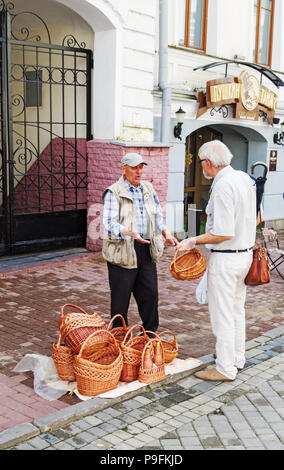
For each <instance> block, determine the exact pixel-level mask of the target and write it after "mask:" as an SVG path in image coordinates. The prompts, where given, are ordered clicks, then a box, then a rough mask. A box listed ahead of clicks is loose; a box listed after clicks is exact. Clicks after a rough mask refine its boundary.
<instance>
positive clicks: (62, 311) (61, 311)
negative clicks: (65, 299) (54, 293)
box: [59, 304, 88, 325]
mask: <svg viewBox="0 0 284 470" xmlns="http://www.w3.org/2000/svg"><path fill="white" fill-rule="evenodd" d="M65 307H72V308H76V309H77V310H79V311H80V312H81V313H84V314H86V315H88V314H87V312H86V311H85V310H83V309H82V308H81V307H78V306H77V305H73V304H65V305H63V306H62V307H61V310H60V319H59V325H60V324H61V323H62V321H63V319H64V309H65Z"/></svg>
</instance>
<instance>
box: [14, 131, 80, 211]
mask: <svg viewBox="0 0 284 470" xmlns="http://www.w3.org/2000/svg"><path fill="white" fill-rule="evenodd" d="M63 155H64V161H63ZM75 158H76V164H75ZM24 170H25V169H24V168H23V171H24ZM86 172H87V147H86V139H77V140H76V141H75V139H73V138H65V139H62V138H55V139H53V140H52V141H51V142H50V143H49V144H48V145H47V146H46V148H45V149H44V150H43V151H42V153H41V154H40V157H39V159H38V160H36V161H35V162H34V163H33V165H32V166H31V167H30V168H29V170H28V172H27V174H26V175H25V176H23V177H22V178H21V179H20V177H19V175H17V177H18V179H19V181H18V183H17V185H16V186H15V189H14V210H15V212H16V213H17V214H22V213H32V212H49V211H63V210H73V209H85V208H86V207H87V204H86V203H87V182H86ZM64 175H65V176H64Z"/></svg>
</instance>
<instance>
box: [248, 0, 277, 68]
mask: <svg viewBox="0 0 284 470" xmlns="http://www.w3.org/2000/svg"><path fill="white" fill-rule="evenodd" d="M253 8H255V5H253ZM274 9H275V0H271V9H270V10H268V9H267V8H264V7H262V5H261V0H257V18H256V26H255V29H256V31H255V51H254V58H253V59H254V63H255V64H259V65H263V66H266V67H271V61H272V45H273V28H274ZM262 10H267V11H270V24H269V44H268V58H267V62H268V63H267V64H263V63H262V62H260V61H259V35H260V17H261V11H262Z"/></svg>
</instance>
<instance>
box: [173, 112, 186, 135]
mask: <svg viewBox="0 0 284 470" xmlns="http://www.w3.org/2000/svg"><path fill="white" fill-rule="evenodd" d="M185 114H186V112H185V111H183V109H181V107H180V108H179V109H178V111H176V120H177V124H176V125H175V127H174V136H175V138H176V139H179V140H182V139H181V129H182V125H183V122H184V115H185Z"/></svg>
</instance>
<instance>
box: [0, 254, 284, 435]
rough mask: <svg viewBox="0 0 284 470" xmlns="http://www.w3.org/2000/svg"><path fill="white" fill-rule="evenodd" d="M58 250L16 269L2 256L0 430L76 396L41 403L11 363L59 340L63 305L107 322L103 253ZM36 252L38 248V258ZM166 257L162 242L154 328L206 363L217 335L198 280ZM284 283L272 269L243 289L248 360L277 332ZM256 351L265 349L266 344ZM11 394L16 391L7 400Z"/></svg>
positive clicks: (46, 350)
mask: <svg viewBox="0 0 284 470" xmlns="http://www.w3.org/2000/svg"><path fill="white" fill-rule="evenodd" d="M61 255H62V254H61ZM61 255H60V256H59V259H55V260H54V261H49V262H44V264H42V263H40V262H39V263H38V264H36V265H33V264H32V265H31V264H29V265H27V266H26V267H24V266H21V267H20V268H19V270H18V271H17V270H16V269H17V267H16V266H13V267H12V270H10V271H8V260H5V262H7V263H6V265H5V269H4V268H3V266H2V274H1V273H0V298H1V301H0V383H1V384H2V386H1V392H0V393H1V400H5V405H4V406H5V414H1V407H0V415H1V418H0V432H1V431H3V430H5V429H9V428H10V427H13V426H15V425H17V424H21V423H26V422H30V423H32V422H33V420H34V419H35V418H41V417H44V416H46V415H47V414H50V413H51V412H56V410H61V409H62V410H64V409H65V408H66V407H67V406H72V405H74V404H77V403H79V399H78V398H77V397H76V396H67V395H66V396H64V397H62V398H61V399H60V400H55V401H53V402H45V403H43V402H42V399H41V398H40V397H39V396H38V395H36V394H35V393H34V392H33V375H32V373H29V372H27V373H23V374H16V373H15V372H13V368H14V367H15V365H16V364H17V363H18V362H19V361H20V360H21V359H22V358H23V357H24V356H25V355H26V354H29V353H36V354H43V355H46V356H51V350H52V344H53V343H54V342H57V340H58V319H59V313H60V308H61V306H62V305H63V304H64V303H67V302H68V303H75V304H77V305H79V306H81V307H83V308H84V309H85V310H86V311H87V312H90V313H92V312H93V311H97V312H98V313H100V314H101V315H102V317H103V318H104V319H105V321H106V322H108V321H109V304H110V298H109V288H108V281H107V268H106V263H105V262H104V260H103V259H102V257H101V255H100V254H94V253H90V252H89V253H88V254H86V253H81V254H79V255H77V256H76V255H75V254H74V255H73V254H72V256H71V253H69V255H70V256H69V258H68V259H64V260H63V259H62V258H63V255H62V256H61ZM40 256H41V255H37V260H38V258H40ZM42 256H43V257H50V256H51V254H47V253H45V254H42ZM172 257H173V249H172V248H167V249H166V250H165V255H164V257H163V258H162V260H161V261H160V262H159V264H158V277H159V311H160V327H159V331H162V330H165V329H171V330H172V331H174V332H175V334H176V336H177V340H178V344H179V357H180V358H182V359H185V358H188V357H194V358H199V357H202V358H204V361H205V362H206V361H209V362H210V360H211V361H212V353H213V352H214V349H215V338H214V336H213V334H212V331H211V326H210V321H209V316H208V308H207V306H206V305H199V304H197V302H196V299H195V289H196V286H197V284H198V281H191V282H188V281H177V280H175V279H173V278H172V277H171V275H170V273H169V265H170V262H171V260H172ZM23 259H24V258H23ZM31 261H32V260H30V262H31ZM45 261H46V259H45ZM13 262H14V261H13ZM0 271H1V266H0ZM4 271H5V272H4ZM283 282H284V281H283V280H282V279H281V278H280V277H279V276H278V275H277V274H275V273H273V274H272V276H271V283H270V284H267V285H265V286H258V287H251V288H248V295H247V302H246V311H247V340H248V341H249V342H250V345H251V348H250V351H249V356H248V359H249V360H250V361H254V362H253V363H254V364H256V363H259V362H261V361H262V357H261V356H260V354H259V352H258V350H257V349H256V350H255V348H257V347H258V345H259V344H260V343H261V342H265V341H267V339H270V338H271V335H272V337H274V335H275V334H278V333H277V332H279V331H280V330H281V327H282V325H283V311H284V296H283V288H284V283H283ZM134 323H140V319H139V316H138V314H137V309H136V305H135V302H134V301H133V299H132V300H131V304H130V311H129V324H130V325H132V324H134ZM271 332H272V333H271ZM269 335H270V336H269ZM262 353H263V354H265V351H262ZM270 354H273V351H271V352H270ZM264 357H265V355H264ZM4 379H5V381H6V382H5V384H4V383H3V380H4ZM4 385H5V387H4ZM4 392H5V393H4ZM12 396H14V397H15V400H13V401H11V397H12ZM20 405H21V406H20ZM66 405H67V406H66ZM15 407H16V408H17V409H15ZM2 410H3V408H2Z"/></svg>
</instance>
